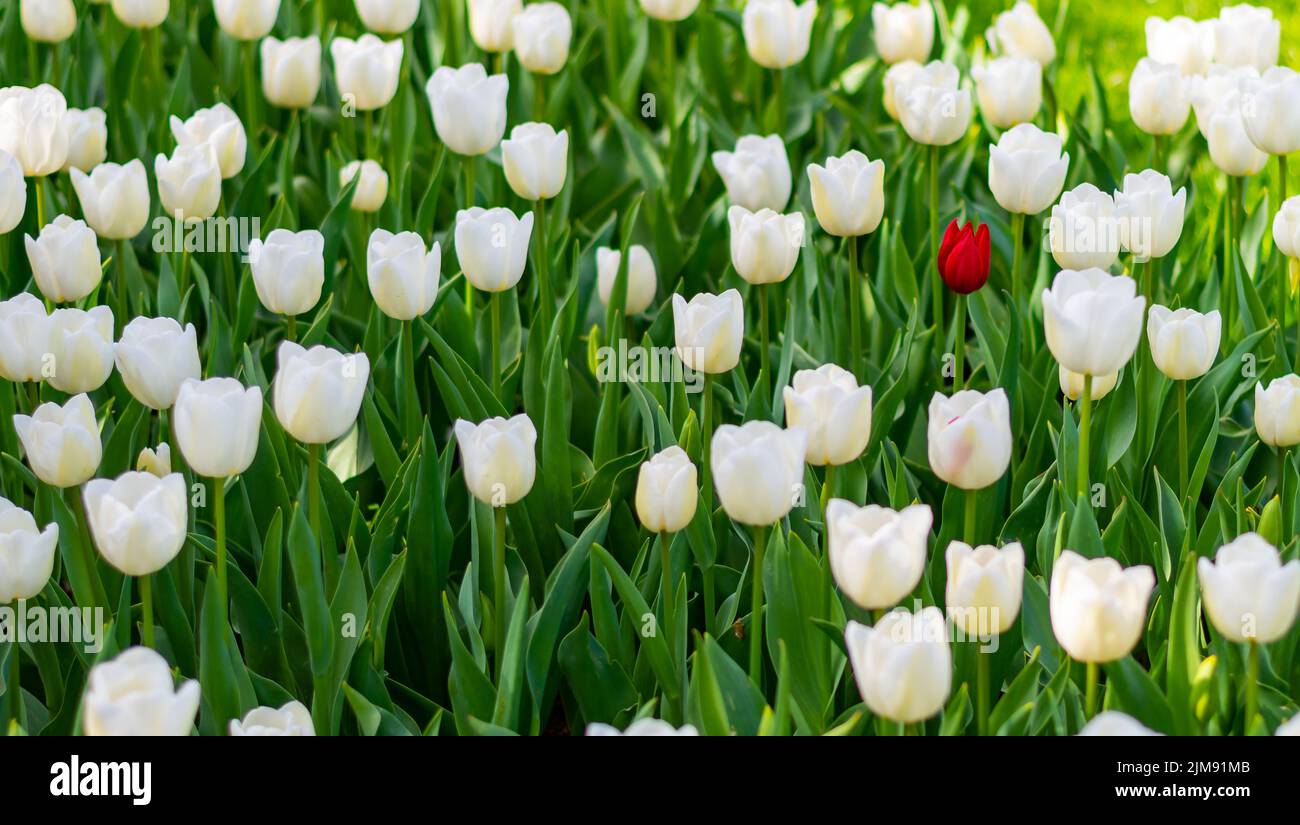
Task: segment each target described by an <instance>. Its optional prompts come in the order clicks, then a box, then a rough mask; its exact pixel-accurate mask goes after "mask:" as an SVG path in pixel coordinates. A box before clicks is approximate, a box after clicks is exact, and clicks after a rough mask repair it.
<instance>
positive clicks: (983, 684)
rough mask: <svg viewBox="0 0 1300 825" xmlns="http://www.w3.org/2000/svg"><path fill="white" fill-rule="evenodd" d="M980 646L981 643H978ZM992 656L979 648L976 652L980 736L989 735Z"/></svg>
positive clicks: (976, 693) (976, 692)
mask: <svg viewBox="0 0 1300 825" xmlns="http://www.w3.org/2000/svg"><path fill="white" fill-rule="evenodd" d="M976 644H977V645H979V643H978V642H977V643H976ZM992 658H993V657H992V655H991V654H989V653H986V652H984V651H983V650H980V649H979V648H978V646H977V647H976V650H975V685H976V687H975V696H976V703H977V707H978V715H977V716H976V730H977V731H978V732H979V735H980V736H988V735H989V693H990V690H989V682H990V681H991V679H990V676H989V660H990V659H992Z"/></svg>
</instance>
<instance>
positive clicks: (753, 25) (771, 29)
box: [741, 0, 817, 69]
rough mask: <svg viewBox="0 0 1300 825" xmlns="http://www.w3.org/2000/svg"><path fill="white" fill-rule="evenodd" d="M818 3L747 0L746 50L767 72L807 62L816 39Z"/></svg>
mask: <svg viewBox="0 0 1300 825" xmlns="http://www.w3.org/2000/svg"><path fill="white" fill-rule="evenodd" d="M816 16H817V3H816V2H815V0H806V2H804V3H803V4H801V5H795V3H794V0H747V2H746V3H745V10H744V12H743V13H742V16H741V29H742V31H743V33H744V35H745V50H746V51H748V52H749V57H750V59H752V60H753V61H754V62H755V63H757V64H758V65H760V66H762V67H764V68H766V69H784V68H787V67H789V66H793V65H794V64H796V63H798V62H799V61H801V60H803V59H804V57H806V56H807V54H808V45H809V41H810V40H811V39H812V26H813V19H814V18H816Z"/></svg>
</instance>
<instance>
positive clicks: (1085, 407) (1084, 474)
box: [1075, 373, 1092, 497]
mask: <svg viewBox="0 0 1300 825" xmlns="http://www.w3.org/2000/svg"><path fill="white" fill-rule="evenodd" d="M1091 429H1092V375H1091V374H1089V373H1084V376H1083V392H1082V393H1081V394H1080V395H1079V478H1078V479H1077V480H1076V486H1075V494H1076V497H1077V496H1082V495H1083V494H1085V493H1086V492H1088V456H1089V453H1090V452H1091V443H1090V442H1091V437H1090V436H1091V432H1090V430H1091Z"/></svg>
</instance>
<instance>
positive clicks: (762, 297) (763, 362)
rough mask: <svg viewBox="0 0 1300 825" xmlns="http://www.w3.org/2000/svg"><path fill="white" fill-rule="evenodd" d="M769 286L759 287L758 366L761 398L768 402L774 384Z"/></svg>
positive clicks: (761, 285)
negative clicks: (770, 354) (769, 322)
mask: <svg viewBox="0 0 1300 825" xmlns="http://www.w3.org/2000/svg"><path fill="white" fill-rule="evenodd" d="M767 289H768V287H767V284H759V285H758V341H759V351H758V365H759V379H760V380H759V383H758V391H759V394H760V396H761V397H762V398H763V399H764V403H766V400H767V399H768V398H769V397H771V396H770V393H769V392H768V387H769V386H770V385H771V382H772V374H771V370H772V365H771V364H770V363H769V356H768V352H767V350H768V337H767V336H768V331H767V324H768V320H767Z"/></svg>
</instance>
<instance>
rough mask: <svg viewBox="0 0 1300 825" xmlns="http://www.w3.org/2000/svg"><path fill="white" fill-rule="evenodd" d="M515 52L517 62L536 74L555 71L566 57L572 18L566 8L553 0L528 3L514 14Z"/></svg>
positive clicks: (570, 36) (553, 72)
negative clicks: (550, 0)
mask: <svg viewBox="0 0 1300 825" xmlns="http://www.w3.org/2000/svg"><path fill="white" fill-rule="evenodd" d="M512 25H513V27H514V43H515V54H516V55H518V56H519V63H520V64H521V65H522V66H523V67H524V68H525V69H527V70H528V71H530V72H536V73H537V74H555V73H556V72H558V71H559V70H560V69H563V68H564V64H565V63H566V62H567V61H568V59H569V42H570V41H571V40H572V39H573V21H572V20H570V19H569V10H568V9H566V8H565V7H564V6H563V5H561V4H559V3H554V2H545V3H530V4H529V5H527V6H524V10H523V11H521V12H520V13H519V14H517V15H515V19H514V21H513V23H512Z"/></svg>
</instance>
